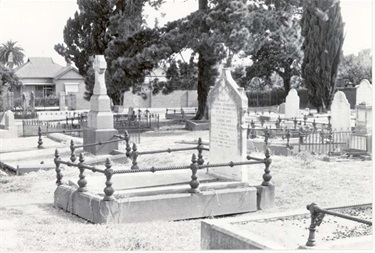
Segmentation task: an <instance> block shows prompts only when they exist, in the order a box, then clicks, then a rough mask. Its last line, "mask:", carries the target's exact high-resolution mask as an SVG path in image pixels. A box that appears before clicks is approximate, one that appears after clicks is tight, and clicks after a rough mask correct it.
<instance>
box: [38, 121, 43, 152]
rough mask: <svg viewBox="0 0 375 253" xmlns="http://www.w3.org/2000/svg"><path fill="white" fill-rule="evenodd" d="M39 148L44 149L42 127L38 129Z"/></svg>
mask: <svg viewBox="0 0 375 253" xmlns="http://www.w3.org/2000/svg"><path fill="white" fill-rule="evenodd" d="M38 136H39V137H38V148H39V149H40V148H43V140H42V129H41V128H40V126H39V127H38Z"/></svg>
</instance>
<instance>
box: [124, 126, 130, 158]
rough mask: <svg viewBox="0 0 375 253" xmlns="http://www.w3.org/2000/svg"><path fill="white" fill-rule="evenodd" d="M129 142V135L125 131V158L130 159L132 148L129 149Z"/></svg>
mask: <svg viewBox="0 0 375 253" xmlns="http://www.w3.org/2000/svg"><path fill="white" fill-rule="evenodd" d="M129 140H130V136H129V133H128V131H126V130H125V142H126V153H125V155H126V157H128V158H130V156H131V152H130V151H131V150H132V148H131V147H130V144H129Z"/></svg>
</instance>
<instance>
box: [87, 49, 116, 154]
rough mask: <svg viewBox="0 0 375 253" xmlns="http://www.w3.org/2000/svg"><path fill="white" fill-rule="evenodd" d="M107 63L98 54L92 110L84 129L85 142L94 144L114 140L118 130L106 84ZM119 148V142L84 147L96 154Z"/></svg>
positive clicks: (91, 103)
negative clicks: (114, 123) (114, 121)
mask: <svg viewBox="0 0 375 253" xmlns="http://www.w3.org/2000/svg"><path fill="white" fill-rule="evenodd" d="M106 68H107V63H106V61H105V59H104V56H103V55H96V56H95V61H94V70H95V86H94V94H93V95H92V96H91V99H90V111H89V113H88V118H87V128H86V129H84V130H83V144H92V143H99V142H106V141H109V140H113V139H114V138H115V137H114V135H115V134H117V130H116V129H114V127H113V113H112V111H111V103H110V99H109V97H108V95H107V88H106V84H105V70H106ZM117 148H118V143H117V142H113V143H110V144H106V145H95V146H94V145H93V146H88V147H84V150H85V151H88V152H91V153H93V154H95V155H101V154H109V153H111V152H112V151H113V150H115V149H117Z"/></svg>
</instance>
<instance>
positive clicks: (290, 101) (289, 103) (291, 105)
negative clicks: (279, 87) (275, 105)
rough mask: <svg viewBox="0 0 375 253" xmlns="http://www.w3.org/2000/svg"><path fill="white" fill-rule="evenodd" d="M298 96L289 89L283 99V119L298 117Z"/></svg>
mask: <svg viewBox="0 0 375 253" xmlns="http://www.w3.org/2000/svg"><path fill="white" fill-rule="evenodd" d="M299 100H300V99H299V96H298V93H297V91H296V90H295V89H291V90H290V91H289V93H288V96H286V99H285V118H298V117H299V102H300V101H299Z"/></svg>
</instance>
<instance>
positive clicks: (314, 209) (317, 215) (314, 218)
mask: <svg viewBox="0 0 375 253" xmlns="http://www.w3.org/2000/svg"><path fill="white" fill-rule="evenodd" d="M306 208H307V210H309V211H310V214H311V224H310V227H309V238H308V239H307V242H306V246H315V245H316V242H315V231H316V227H319V226H320V224H321V223H322V221H323V218H324V213H322V212H320V211H319V208H318V206H317V204H315V203H311V204H310V205H307V206H306Z"/></svg>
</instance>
